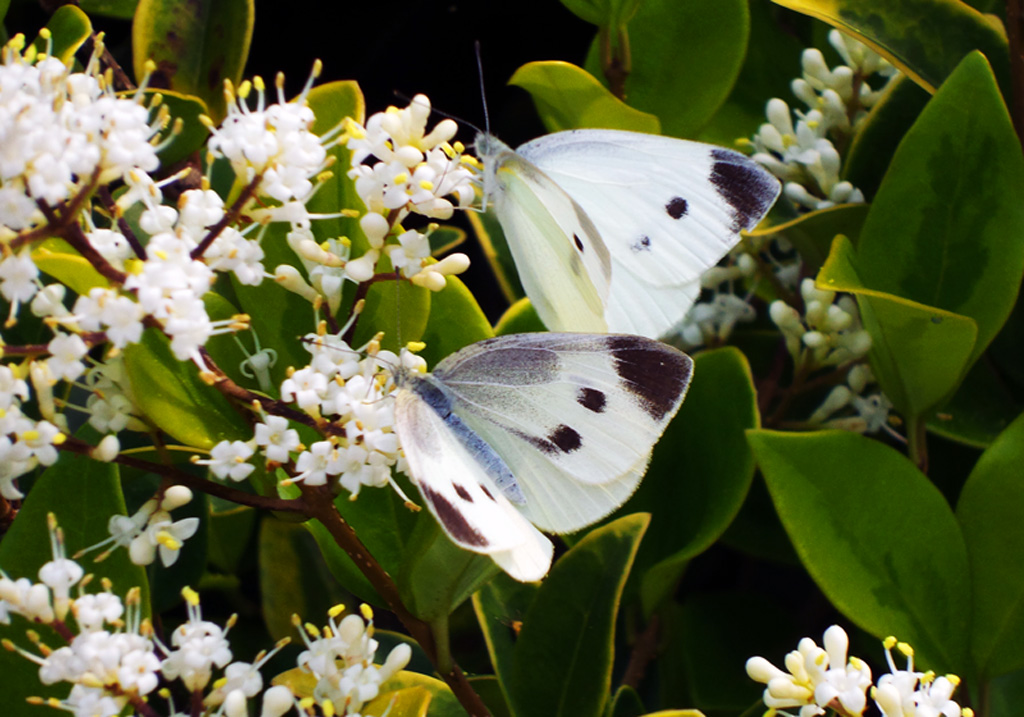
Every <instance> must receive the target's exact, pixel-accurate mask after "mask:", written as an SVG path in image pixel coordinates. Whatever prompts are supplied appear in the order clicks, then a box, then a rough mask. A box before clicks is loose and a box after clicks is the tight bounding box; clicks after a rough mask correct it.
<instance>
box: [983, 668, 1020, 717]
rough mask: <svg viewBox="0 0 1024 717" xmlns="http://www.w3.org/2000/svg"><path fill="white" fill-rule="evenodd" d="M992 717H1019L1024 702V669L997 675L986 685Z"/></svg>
mask: <svg viewBox="0 0 1024 717" xmlns="http://www.w3.org/2000/svg"><path fill="white" fill-rule="evenodd" d="M986 691H987V693H988V707H989V711H988V714H989V715H990V717H1017V713H1018V712H1020V705H1021V703H1022V702H1024V670H1017V671H1016V672H1011V673H1010V674H1008V675H1003V676H1002V677H997V678H996V679H994V680H992V681H990V682H989V683H988V684H987V686H986Z"/></svg>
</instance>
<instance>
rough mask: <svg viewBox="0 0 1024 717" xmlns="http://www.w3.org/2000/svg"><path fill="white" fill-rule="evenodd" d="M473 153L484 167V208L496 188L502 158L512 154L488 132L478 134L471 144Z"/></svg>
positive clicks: (507, 147)
mask: <svg viewBox="0 0 1024 717" xmlns="http://www.w3.org/2000/svg"><path fill="white" fill-rule="evenodd" d="M473 151H474V152H476V155H477V157H479V158H480V161H481V162H483V165H484V176H483V192H484V199H483V205H484V207H486V206H487V200H488V198H489V197H491V196H492V195H493V194H494V192H495V190H496V189H497V186H498V185H497V180H496V176H495V175H496V172H497V171H498V167H499V166H500V165H501V160H502V156H503V155H505V154H512V148H511V147H509V146H508V145H507V144H505V143H504V142H502V141H501V140H500V139H498V138H497V137H495V136H494V135H493V134H490V133H489V132H478V133H477V135H476V140H475V141H474V142H473Z"/></svg>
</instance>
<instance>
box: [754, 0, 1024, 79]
mask: <svg viewBox="0 0 1024 717" xmlns="http://www.w3.org/2000/svg"><path fill="white" fill-rule="evenodd" d="M773 2H776V3H778V4H779V5H782V6H783V7H787V8H789V9H791V10H796V11H797V12H801V13H804V14H806V15H810V16H811V17H816V18H818V19H819V20H821V21H823V22H826V23H828V24H829V25H832V26H833V27H837V28H839V29H840V30H842V31H843V32H845V33H846V34H848V35H852V36H853V37H855V38H857V39H858V40H860V41H861V42H863V43H866V44H867V45H868V46H869V47H871V48H873V49H874V50H875V51H876V52H879V53H881V55H882V56H883V57H885V58H886V59H888V60H889V61H890V62H892V63H893V64H895V65H896V66H897V67H898V68H899V69H900V70H902V71H903V72H905V73H906V74H907V75H909V76H910V77H911V79H913V80H914V82H916V83H918V84H919V85H921V86H922V87H924V88H925V89H926V90H928V91H929V92H934V91H935V88H936V87H938V86H939V85H941V84H942V82H943V80H945V79H946V77H947V76H948V75H949V74H950V73H952V72H953V70H954V68H956V66H957V65H958V64H959V62H960V60H962V59H963V57H964V55H966V54H968V53H969V52H971V51H972V50H975V49H978V50H981V51H982V52H984V53H985V55H987V56H988V57H989V58H990V59H991V60H992V62H993V64H995V65H996V67H998V68H999V71H998V72H999V75H1000V77H1001V78H1006V79H1009V51H1008V48H1007V43H1006V36H1005V35H1004V34H1003V30H1002V28H1001V27H999V25H998V24H996V23H994V22H992V20H991V19H990V18H988V17H985V16H984V15H982V14H981V13H980V12H978V11H977V10H975V9H973V8H971V7H970V6H969V5H967V4H966V3H963V2H959V0H901V2H898V3H894V2H890V1H889V0H773ZM1000 83H1001V84H1004V83H1003V81H1002V80H1001V81H1000ZM1004 86H1008V84H1004Z"/></svg>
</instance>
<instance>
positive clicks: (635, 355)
mask: <svg viewBox="0 0 1024 717" xmlns="http://www.w3.org/2000/svg"><path fill="white" fill-rule="evenodd" d="M608 348H609V349H610V350H611V352H612V356H613V357H614V360H615V371H616V373H618V374H619V378H621V379H622V384H623V388H625V389H626V390H628V391H630V392H631V393H632V394H633V395H634V396H636V397H637V399H638V400H639V402H640V405H641V406H642V407H643V409H644V410H645V411H646V412H647V414H648V415H649V416H650V417H651V418H653V419H654V420H656V421H661V420H663V419H664V418H665V416H666V415H668V414H669V413H671V412H672V411H673V410H674V409H675V407H676V405H677V404H678V402H679V397H680V396H681V395H682V393H683V391H684V390H685V389H686V386H687V385H688V384H689V382H690V372H691V370H692V368H691V367H692V362H691V361H690V359H689V358H688V357H687V356H686V355H685V354H682V353H679V352H678V351H672V350H670V349H668V348H667V347H665V346H663V345H661V344H659V343H658V342H657V341H650V340H647V339H643V338H641V337H639V336H609V337H608Z"/></svg>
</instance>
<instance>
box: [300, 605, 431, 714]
mask: <svg viewBox="0 0 1024 717" xmlns="http://www.w3.org/2000/svg"><path fill="white" fill-rule="evenodd" d="M344 610H345V606H344V605H336V606H335V607H333V608H331V610H330V612H329V613H328V616H329V618H330V622H329V624H328V625H327V626H325V627H324V628H323V629H322V630H320V629H318V628H316V627H315V626H313V625H310V624H307V625H305V626H304V627H305V629H304V631H303V630H301V629H300V632H301V634H302V639H303V640H304V641H305V643H306V650H305V651H304V652H302V653H301V654H300V655H299V658H298V664H299V667H300V668H302V670H303V671H306V672H311V673H312V674H313V676H314V677H316V680H317V682H316V687H314V688H313V699H314V700H315V702H316V703H317V704H318V705H320V706H321V707H322V708H324V713H325V714H338V715H351V716H353V717H358V716H359V715H360V714H361V712H362V709H363V705H365V704H366V703H367V702H369V701H370V700H372V699H374V698H375V697H377V695H378V694H380V686H381V684H382V683H383V682H385V681H386V680H388V679H389V678H390V677H391V676H392V675H394V674H395V673H397V672H398V671H399V670H401V669H402V668H404V667H405V666H406V665H407V664H409V659H410V658H411V657H412V650H411V649H410V647H409V646H408V645H407V644H405V643H401V644H399V645H397V646H395V648H394V649H392V650H391V652H390V653H389V654H388V656H387V658H386V659H385V661H384V664H383V665H380V666H378V665H375V664H373V659H374V657H375V655H376V653H377V647H378V643H377V641H376V640H374V639H373V612H372V611H371V610H370V607H369V606H368V605H362V606H361V610H362V615H363V617H360V616H359V615H346V616H345V617H344V618H343V619H342V620H341V621H340V622H338V621H337V620H336V618H337V617H338V615H340V614H341V613H342V612H343V611H344ZM364 618H365V620H366V622H364ZM294 622H295V623H296V627H299V621H298V618H295V619H294ZM328 705H330V706H329V707H328ZM328 710H331V711H328Z"/></svg>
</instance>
